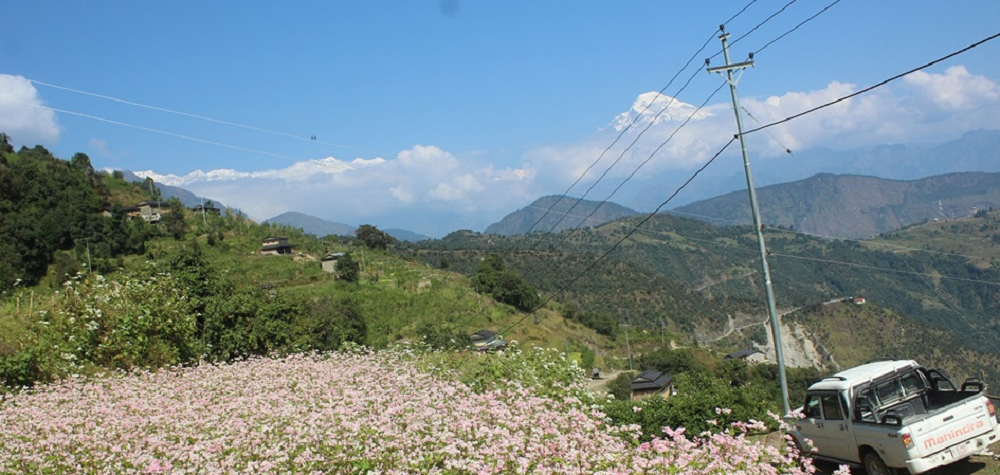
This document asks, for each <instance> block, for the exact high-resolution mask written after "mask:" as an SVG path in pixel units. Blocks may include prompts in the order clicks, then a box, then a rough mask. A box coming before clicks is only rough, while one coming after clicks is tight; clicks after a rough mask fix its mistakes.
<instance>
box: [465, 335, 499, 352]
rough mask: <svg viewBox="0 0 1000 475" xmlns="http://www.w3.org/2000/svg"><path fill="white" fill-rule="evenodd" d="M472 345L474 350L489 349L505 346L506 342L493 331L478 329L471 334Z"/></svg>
mask: <svg viewBox="0 0 1000 475" xmlns="http://www.w3.org/2000/svg"><path fill="white" fill-rule="evenodd" d="M471 338H472V347H473V348H474V349H475V350H476V351H489V350H495V349H498V348H503V347H505V346H507V342H506V341H504V340H503V339H502V337H500V336H499V335H497V333H496V332H495V331H491V330H479V331H477V332H476V333H473V334H472V337H471Z"/></svg>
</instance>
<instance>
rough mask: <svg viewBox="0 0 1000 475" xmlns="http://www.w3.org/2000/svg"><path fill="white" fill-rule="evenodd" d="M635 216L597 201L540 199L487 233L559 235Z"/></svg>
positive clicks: (618, 207) (632, 213) (508, 216)
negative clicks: (567, 231) (545, 233)
mask: <svg viewBox="0 0 1000 475" xmlns="http://www.w3.org/2000/svg"><path fill="white" fill-rule="evenodd" d="M549 208H551V211H549ZM636 214H639V213H638V212H637V211H635V210H632V209H629V208H626V207H624V206H621V205H618V204H615V203H610V202H607V203H603V204H602V203H600V202H597V201H588V200H579V201H578V200H577V199H576V198H570V197H562V196H556V195H551V196H545V197H542V198H539V199H537V200H535V201H534V202H533V203H531V204H530V205H528V206H525V207H524V208H521V209H519V210H517V211H515V212H513V213H510V214H508V215H507V216H504V218H503V219H501V220H500V222H498V223H493V224H491V225H489V226H488V227H487V228H486V231H485V233H486V234H499V235H501V236H515V235H519V234H527V233H530V232H548V231H551V232H555V233H557V232H560V231H563V230H566V229H575V228H578V227H581V226H598V225H600V224H604V223H606V222H608V221H614V220H616V219H620V218H623V217H626V216H634V215H636ZM588 216H589V217H588ZM539 219H541V221H539ZM536 222H538V224H537V225H535V223H536ZM532 225H534V227H532Z"/></svg>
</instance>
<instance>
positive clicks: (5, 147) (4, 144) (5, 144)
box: [0, 132, 14, 153]
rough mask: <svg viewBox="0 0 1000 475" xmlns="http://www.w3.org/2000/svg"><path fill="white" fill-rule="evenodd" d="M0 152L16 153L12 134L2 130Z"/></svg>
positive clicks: (0, 133)
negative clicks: (11, 140)
mask: <svg viewBox="0 0 1000 475" xmlns="http://www.w3.org/2000/svg"><path fill="white" fill-rule="evenodd" d="M0 152H2V153H14V147H13V146H12V145H11V144H10V135H7V134H5V133H3V132H0Z"/></svg>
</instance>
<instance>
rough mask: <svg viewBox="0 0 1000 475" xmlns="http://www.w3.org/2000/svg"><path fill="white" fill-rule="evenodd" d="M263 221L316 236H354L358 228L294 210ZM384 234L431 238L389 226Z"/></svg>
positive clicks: (407, 237)
mask: <svg viewBox="0 0 1000 475" xmlns="http://www.w3.org/2000/svg"><path fill="white" fill-rule="evenodd" d="M264 223H274V224H280V225H283V226H290V227H293V228H298V229H301V230H302V231H304V232H305V233H306V234H312V235H313V236H316V237H324V236H349V237H350V236H354V233H355V232H356V231H357V230H358V228H357V226H351V225H349V224H344V223H339V222H336V221H327V220H325V219H323V218H317V217H315V216H310V215H308V214H304V213H299V212H296V211H288V212H285V213H281V214H279V215H278V216H275V217H273V218H271V219H268V220H266V221H264ZM382 231H384V232H385V233H386V234H388V235H390V236H392V237H394V238H396V239H398V240H400V241H409V242H416V241H423V240H425V239H431V238H430V237H429V236H424V235H423V234H419V233H415V232H413V231H408V230H406V229H397V228H389V229H383V230H382Z"/></svg>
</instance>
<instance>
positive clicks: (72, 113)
mask: <svg viewBox="0 0 1000 475" xmlns="http://www.w3.org/2000/svg"><path fill="white" fill-rule="evenodd" d="M0 101H6V102H13V103H15V104H21V105H25V106H31V107H37V108H39V109H46V110H50V111H53V112H59V113H62V114H68V115H75V116H77V117H83V118H85V119H91V120H96V121H99V122H106V123H108V124H113V125H119V126H122V127H130V128H133V129H137V130H142V131H146V132H153V133H156V134H162V135H167V136H170V137H175V138H179V139H183V140H190V141H192V142H200V143H203V144H208V145H215V146H218V147H225V148H231V149H233V150H240V151H243V152H251V153H257V154H261V155H268V156H271V157H276V158H282V159H285V160H291V161H298V160H297V159H295V158H292V157H289V156H285V155H279V154H277V153H272V152H265V151H263V150H254V149H252V148H246V147H240V146H237V145H230V144H226V143H222V142H215V141H212V140H205V139H199V138H196V137H191V136H189V135H184V134H178V133H176V132H168V131H166V130H160V129H154V128H151V127H144V126H141V125H135V124H129V123H126V122H120V121H117V120H111V119H106V118H104V117H98V116H96V115H90V114H84V113H81V112H73V111H71V110H66V109H57V108H55V107H49V106H43V105H41V104H32V103H30V102H23V101H18V100H15V99H8V98H6V97H0Z"/></svg>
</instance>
